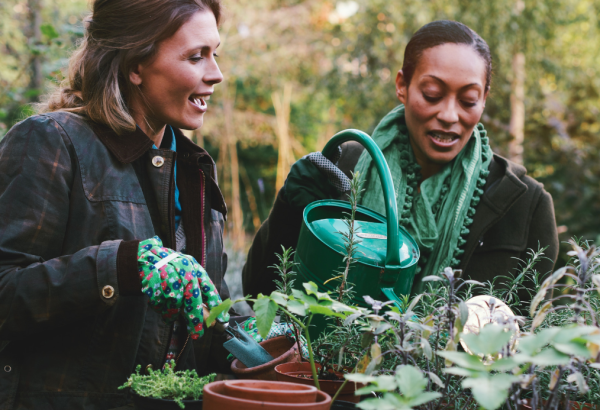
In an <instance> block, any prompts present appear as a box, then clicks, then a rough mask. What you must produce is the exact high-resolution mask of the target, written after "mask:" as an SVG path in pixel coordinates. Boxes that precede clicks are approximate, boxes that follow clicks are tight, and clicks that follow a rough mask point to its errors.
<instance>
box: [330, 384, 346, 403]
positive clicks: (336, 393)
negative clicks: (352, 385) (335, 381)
mask: <svg viewBox="0 0 600 410" xmlns="http://www.w3.org/2000/svg"><path fill="white" fill-rule="evenodd" d="M346 383H348V379H346V380H344V383H342V385H341V386H340V388H339V389H337V391H336V392H335V394H334V395H333V397H332V398H331V403H333V402H334V401H336V400H337V398H338V396H339V395H340V393H341V392H342V390H344V387H346Z"/></svg>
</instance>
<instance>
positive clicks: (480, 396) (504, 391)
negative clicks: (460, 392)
mask: <svg viewBox="0 0 600 410" xmlns="http://www.w3.org/2000/svg"><path fill="white" fill-rule="evenodd" d="M518 381H519V378H518V377H516V376H513V375H510V374H506V373H498V374H494V375H491V376H489V377H477V378H469V379H465V380H463V382H462V386H463V387H464V388H470V389H471V392H472V393H473V397H474V398H475V400H476V401H477V403H479V405H480V406H482V407H484V408H485V409H486V410H496V409H497V408H499V407H500V406H502V404H503V403H504V402H505V401H506V398H507V397H508V390H509V389H510V387H511V386H512V384H513V383H516V382H518Z"/></svg>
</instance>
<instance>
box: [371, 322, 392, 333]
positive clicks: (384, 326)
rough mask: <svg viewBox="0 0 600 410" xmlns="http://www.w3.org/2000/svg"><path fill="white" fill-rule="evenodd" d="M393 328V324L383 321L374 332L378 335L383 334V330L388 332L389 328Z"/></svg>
mask: <svg viewBox="0 0 600 410" xmlns="http://www.w3.org/2000/svg"><path fill="white" fill-rule="evenodd" d="M391 328H392V325H390V324H389V323H382V324H380V325H379V326H378V327H377V329H376V330H375V332H374V334H376V335H380V334H382V333H383V332H386V331H388V330H389V329H391Z"/></svg>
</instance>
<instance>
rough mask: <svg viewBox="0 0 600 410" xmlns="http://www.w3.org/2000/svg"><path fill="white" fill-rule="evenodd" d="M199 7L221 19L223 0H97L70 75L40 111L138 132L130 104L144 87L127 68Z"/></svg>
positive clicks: (144, 57)
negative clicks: (74, 115)
mask: <svg viewBox="0 0 600 410" xmlns="http://www.w3.org/2000/svg"><path fill="white" fill-rule="evenodd" d="M198 11H212V13H213V14H214V15H215V18H216V20H217V24H219V22H220V18H221V2H220V0H95V1H94V2H93V6H92V14H91V15H90V16H88V17H87V18H86V19H85V20H84V24H85V35H84V38H83V41H82V42H81V44H79V47H78V48H77V50H75V51H74V53H73V54H72V56H71V58H70V60H69V69H68V76H67V78H66V79H65V80H64V81H63V82H62V83H61V85H60V86H59V87H58V89H57V90H56V91H55V92H54V93H52V94H50V95H49V96H48V97H47V98H46V100H45V101H44V102H42V103H41V104H39V105H38V111H39V112H50V111H69V112H74V113H77V114H82V115H85V116H87V117H88V118H89V119H90V120H92V121H94V122H97V123H101V124H105V125H108V126H109V127H110V128H112V129H113V130H114V131H115V132H116V133H117V134H119V135H122V134H124V133H127V132H131V131H134V130H135V127H136V123H135V120H134V119H133V117H132V116H131V113H130V110H129V103H130V101H131V98H132V96H133V95H134V94H135V93H139V92H140V91H139V88H138V87H136V86H135V85H134V84H132V83H131V82H130V81H129V73H130V72H131V70H132V69H133V68H134V67H136V66H137V65H138V64H140V63H143V62H145V61H148V60H149V59H151V58H152V57H153V56H154V55H155V54H156V50H157V45H158V43H160V42H161V41H162V40H165V39H167V38H169V37H171V36H172V35H173V34H175V32H176V31H177V30H178V29H179V28H180V27H181V26H182V25H183V24H185V23H186V22H187V21H188V20H189V19H190V18H191V17H192V15H194V14H195V13H196V12H198Z"/></svg>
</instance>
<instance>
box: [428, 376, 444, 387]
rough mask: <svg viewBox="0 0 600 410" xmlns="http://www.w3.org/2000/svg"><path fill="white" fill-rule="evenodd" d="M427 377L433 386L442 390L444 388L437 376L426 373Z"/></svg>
mask: <svg viewBox="0 0 600 410" xmlns="http://www.w3.org/2000/svg"><path fill="white" fill-rule="evenodd" d="M427 375H428V376H429V379H430V380H431V381H432V382H434V383H435V384H437V385H438V386H439V387H441V388H442V389H443V388H444V382H443V381H442V379H440V377H439V376H438V375H437V374H435V373H433V372H427Z"/></svg>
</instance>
